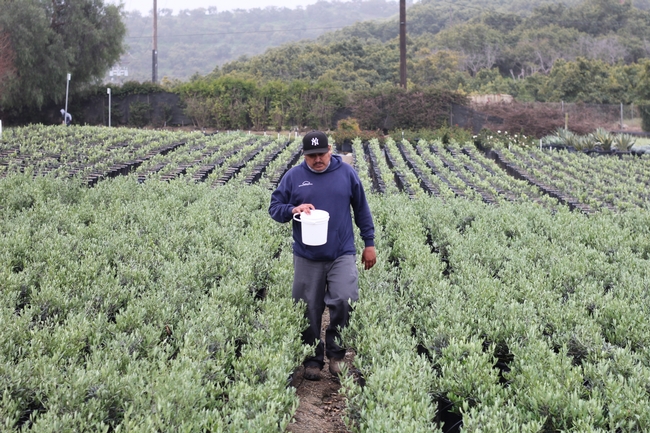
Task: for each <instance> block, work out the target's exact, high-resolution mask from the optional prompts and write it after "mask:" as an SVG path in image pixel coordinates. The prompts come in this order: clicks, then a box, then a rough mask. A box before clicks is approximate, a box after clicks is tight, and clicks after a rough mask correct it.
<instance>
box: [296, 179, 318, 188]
mask: <svg viewBox="0 0 650 433" xmlns="http://www.w3.org/2000/svg"><path fill="white" fill-rule="evenodd" d="M313 185H314V184H313V183H311V182H310V181H308V180H306V181H304V182H303V183H301V184H300V185H298V188H301V187H303V186H313Z"/></svg>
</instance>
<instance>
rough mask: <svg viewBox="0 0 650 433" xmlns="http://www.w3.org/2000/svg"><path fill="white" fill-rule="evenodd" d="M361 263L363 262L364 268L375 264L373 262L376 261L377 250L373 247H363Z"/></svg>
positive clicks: (366, 268)
mask: <svg viewBox="0 0 650 433" xmlns="http://www.w3.org/2000/svg"><path fill="white" fill-rule="evenodd" d="M361 263H363V267H364V269H365V270H368V269H370V268H372V267H373V266H375V263H377V252H376V251H375V247H365V248H364V249H363V253H361Z"/></svg>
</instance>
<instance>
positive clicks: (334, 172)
mask: <svg viewBox="0 0 650 433" xmlns="http://www.w3.org/2000/svg"><path fill="white" fill-rule="evenodd" d="M304 203H311V204H313V205H314V207H315V208H316V209H321V210H325V211H327V212H329V215H330V219H329V225H328V227H327V242H326V243H325V244H324V245H319V246H310V245H305V244H303V243H302V232H301V224H300V223H299V222H297V221H295V220H294V221H293V240H294V243H293V252H294V254H295V255H297V256H300V257H303V258H305V259H308V260H316V261H332V260H336V259H337V258H338V257H340V256H343V255H346V254H356V248H355V243H354V230H353V228H352V214H351V213H350V210H352V212H354V222H355V224H356V225H357V227H359V229H360V231H361V239H363V242H364V244H365V246H366V247H370V246H374V245H375V241H374V239H375V225H374V223H373V222H372V215H371V214H370V207H369V206H368V202H367V201H366V194H365V192H364V190H363V185H361V181H360V180H359V176H358V175H357V172H356V171H355V170H354V168H352V166H350V165H349V164H347V163H344V162H343V160H342V159H341V157H340V156H339V155H332V158H331V160H330V165H329V167H327V169H326V170H325V171H323V172H322V173H317V172H314V171H312V170H311V169H310V168H309V166H308V165H307V163H306V162H305V161H303V162H302V163H301V164H300V165H298V166H296V167H293V168H292V169H291V170H289V171H288V172H287V173H286V174H285V175H284V177H283V178H282V180H281V181H280V185H279V186H278V188H277V189H276V190H275V191H274V192H273V194H272V195H271V204H270V206H269V214H270V215H271V217H272V218H273V219H274V220H276V221H277V222H280V223H286V222H289V221H292V219H293V214H292V213H291V210H292V209H293V208H294V207H296V206H299V205H301V204H304Z"/></svg>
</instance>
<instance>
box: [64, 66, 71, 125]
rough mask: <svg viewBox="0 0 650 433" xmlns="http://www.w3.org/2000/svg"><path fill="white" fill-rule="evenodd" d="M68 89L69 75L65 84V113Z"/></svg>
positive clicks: (66, 110)
mask: <svg viewBox="0 0 650 433" xmlns="http://www.w3.org/2000/svg"><path fill="white" fill-rule="evenodd" d="M69 89H70V74H68V80H67V81H66V84H65V112H66V113H67V112H68V90H69ZM64 120H65V119H64Z"/></svg>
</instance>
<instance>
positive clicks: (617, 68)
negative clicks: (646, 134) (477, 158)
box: [211, 0, 650, 103]
mask: <svg viewBox="0 0 650 433" xmlns="http://www.w3.org/2000/svg"><path fill="white" fill-rule="evenodd" d="M477 4H478V5H479V6H480V3H477ZM516 5H518V3H516V2H513V3H512V4H510V6H511V9H517V8H516V7H515V6H516ZM519 5H520V6H521V7H522V8H523V4H519ZM641 5H642V6H647V4H645V3H641ZM448 6H449V5H448ZM441 8H442V6H441V4H440V3H439V2H433V1H427V0H423V2H421V3H418V4H415V5H413V6H412V7H411V8H410V9H409V12H408V14H407V29H408V35H409V38H408V41H407V76H408V81H409V86H415V87H418V86H419V87H427V86H437V87H444V88H450V89H454V90H458V91H462V92H466V93H508V94H512V95H513V96H515V97H516V98H517V99H519V100H523V101H561V100H564V101H571V102H594V103H618V102H624V103H630V102H635V101H636V100H638V99H639V90H640V89H639V86H640V87H643V86H644V85H643V84H642V83H641V82H640V81H642V80H643V79H647V78H645V77H644V74H645V72H644V71H645V70H646V66H644V64H645V61H646V59H647V58H648V57H649V54H650V12H648V11H647V10H644V9H640V8H639V7H637V6H636V3H635V6H632V4H631V3H630V2H629V1H626V2H623V3H621V2H619V0H584V1H582V2H580V3H576V4H575V5H574V6H566V5H564V4H550V5H549V4H547V5H539V6H537V7H534V8H533V9H532V10H530V11H526V10H524V9H517V12H516V13H513V12H500V11H496V10H494V11H493V10H487V9H481V8H480V7H475V8H474V9H470V8H469V7H468V6H467V5H465V4H462V3H455V4H454V5H453V6H449V10H448V11H447V12H446V13H443V12H444V8H442V9H441ZM468 11H469V12H468ZM456 12H458V13H456ZM463 12H467V13H466V14H465V15H463ZM398 29H399V26H398V25H397V23H396V22H384V23H374V22H364V23H358V24H355V25H354V26H350V27H348V28H345V29H343V30H340V31H337V32H333V33H329V34H327V35H324V36H321V37H320V38H319V39H318V40H317V41H315V42H301V43H299V42H295V43H289V44H285V45H283V46H280V47H277V48H272V49H269V50H267V52H266V53H264V54H263V55H260V56H256V57H253V58H250V59H241V60H236V61H233V62H229V63H226V64H225V65H223V66H222V67H219V68H215V70H214V71H213V72H212V73H211V75H212V76H221V75H227V74H231V73H243V74H250V75H251V76H254V77H257V78H258V79H260V80H266V79H276V78H280V79H282V80H285V81H290V80H294V79H301V80H319V79H331V80H334V81H337V82H339V83H340V85H341V86H342V87H343V88H345V89H347V90H351V91H355V90H361V89H370V88H373V87H375V86H377V85H381V84H386V83H391V84H396V83H398V82H399V77H398V74H399V72H398V71H399V44H398V38H397V32H398ZM642 97H643V98H645V96H642Z"/></svg>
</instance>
